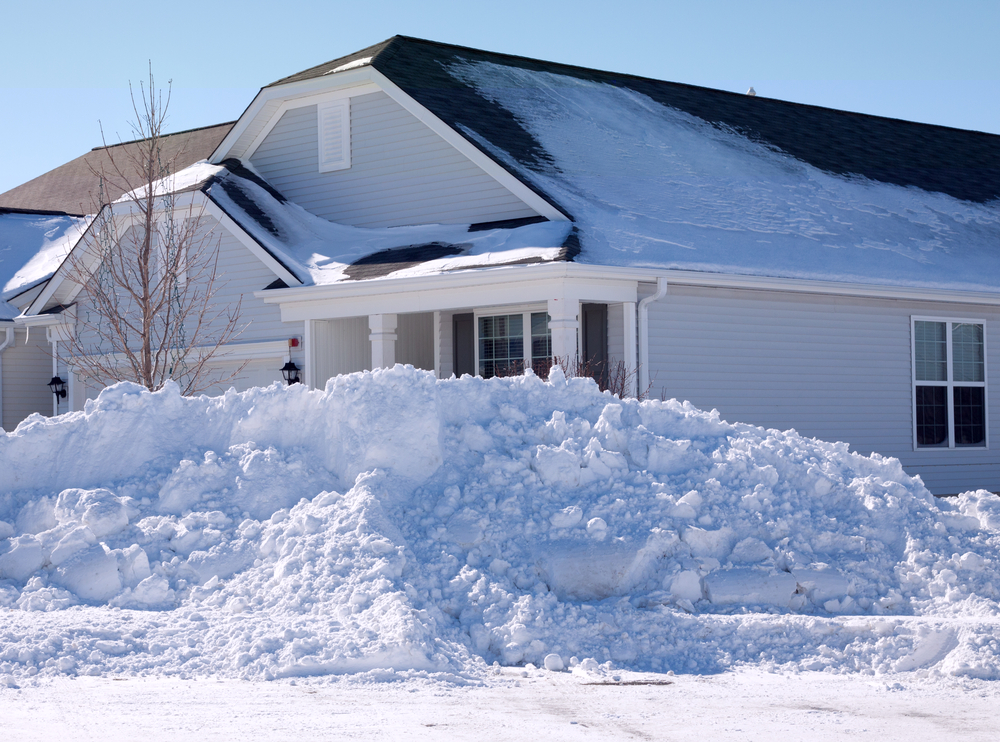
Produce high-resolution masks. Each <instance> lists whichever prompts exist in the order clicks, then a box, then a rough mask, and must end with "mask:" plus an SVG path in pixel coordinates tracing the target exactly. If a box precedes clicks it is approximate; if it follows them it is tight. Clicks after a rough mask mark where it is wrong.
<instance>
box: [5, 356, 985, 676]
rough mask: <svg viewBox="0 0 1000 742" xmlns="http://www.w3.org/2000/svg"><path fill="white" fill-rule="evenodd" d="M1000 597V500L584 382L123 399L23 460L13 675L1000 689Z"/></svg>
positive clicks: (10, 436) (9, 469) (393, 374)
mask: <svg viewBox="0 0 1000 742" xmlns="http://www.w3.org/2000/svg"><path fill="white" fill-rule="evenodd" d="M998 586H1000V498H998V497H996V496H995V495H992V494H990V493H988V492H985V491H980V492H972V493H967V494H964V495H962V496H960V497H958V498H955V499H953V500H949V501H936V500H935V498H934V497H933V496H932V495H931V494H930V493H929V492H928V491H927V490H926V489H925V488H924V486H923V485H922V483H921V482H920V481H919V479H913V478H911V477H909V476H907V474H906V473H905V472H904V471H903V470H902V468H901V467H900V464H899V462H898V461H896V460H895V459H887V458H882V457H879V456H877V455H875V456H871V457H864V456H859V455H857V454H854V453H851V452H850V451H849V450H848V446H847V444H844V443H825V442H822V441H818V440H814V439H807V438H803V437H801V436H799V435H798V434H797V433H795V432H794V431H786V432H780V431H776V430H764V429H761V428H757V427H753V426H749V425H739V424H731V423H728V422H725V421H723V420H721V419H720V418H719V415H718V414H717V413H715V412H704V411H701V410H698V409H695V408H694V407H692V406H690V405H689V404H686V403H680V402H677V401H673V400H671V401H667V402H659V401H648V402H642V403H638V402H636V401H634V400H628V401H623V400H619V399H617V398H615V397H612V396H610V395H609V394H605V393H601V392H599V391H598V390H597V388H596V386H595V385H594V384H593V382H592V381H590V380H589V379H566V378H564V377H563V375H562V373H561V371H559V370H558V369H554V370H553V373H552V375H551V379H550V380H549V381H547V382H545V381H542V380H540V379H538V378H536V377H535V376H533V375H531V374H530V373H528V374H527V375H525V376H523V377H519V378H513V379H491V380H488V381H484V380H482V379H478V378H469V377H465V378H463V379H458V380H454V379H453V380H448V381H437V380H435V379H434V377H433V375H432V374H430V373H427V372H422V371H417V370H414V369H412V368H409V367H402V366H397V367H396V368H394V369H389V370H383V371H376V372H373V373H364V374H354V375H350V376H344V377H340V378H337V379H333V380H331V381H330V383H329V384H328V385H327V388H326V389H325V390H324V391H309V390H306V389H304V388H302V387H298V386H297V387H292V388H282V387H279V386H272V387H270V388H267V389H253V390H250V391H248V392H243V393H236V392H234V391H230V392H229V393H227V394H226V395H224V396H221V397H215V398H209V397H197V398H185V397H182V396H180V394H179V393H178V390H177V388H176V387H175V386H169V387H167V388H165V389H164V390H162V391H160V392H158V393H155V394H150V393H148V392H146V391H145V390H143V389H141V388H140V387H137V386H135V385H130V384H125V383H122V384H118V385H116V386H114V387H111V388H110V389H107V390H105V391H104V392H103V393H102V394H101V395H100V397H99V398H98V399H97V400H94V401H91V402H88V403H87V408H86V410H85V411H84V412H79V413H70V414H67V415H63V416H60V417H58V418H54V419H49V418H42V417H39V416H34V417H32V418H29V419H28V420H26V421H25V422H24V423H22V424H21V425H20V426H19V427H18V428H17V430H15V431H14V432H11V433H5V434H4V433H0V612H2V613H3V621H2V622H0V623H2V627H0V674H7V675H9V676H11V677H21V676H30V675H35V674H41V675H43V676H44V675H51V674H59V673H68V674H78V673H89V674H102V673H108V672H112V673H138V674H147V673H155V674H179V675H182V676H201V675H222V676H227V677H244V678H266V679H272V678H280V677H297V676H315V675H336V674H344V673H367V675H366V677H399V676H400V675H401V674H404V675H405V674H410V675H412V674H414V673H416V674H445V675H443V676H447V677H454V678H457V677H463V678H474V677H478V676H481V675H482V674H484V673H486V672H487V671H488V667H489V665H490V664H491V663H494V662H499V663H501V664H506V665H510V664H525V663H534V664H535V665H543V664H544V665H545V666H547V667H550V668H553V669H558V668H561V667H563V666H565V667H569V668H576V669H578V670H587V669H591V670H593V669H596V668H598V666H599V665H603V666H604V667H606V668H607V667H610V666H615V667H627V668H631V669H640V670H654V671H667V670H674V671H675V672H691V671H694V672H712V671H718V670H723V669H726V668H730V667H734V666H737V665H740V664H742V663H756V664H762V663H763V664H765V665H774V666H783V667H787V668H792V669H794V668H800V669H829V670H831V671H864V672H875V673H881V672H893V671H899V672H902V671H915V670H916V671H921V672H924V673H950V674H958V675H972V676H976V677H983V678H997V677H1000V647H998V642H997V639H996V638H995V636H996V628H997V624H998V622H1000V619H998V616H1000V603H998V600H1000V592H998V589H997V588H998ZM959 617H961V620H960V621H959V620H957V619H958V618H959ZM609 662H610V663H612V665H610V666H609V665H608V664H607V663H609Z"/></svg>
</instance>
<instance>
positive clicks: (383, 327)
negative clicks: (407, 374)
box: [368, 314, 398, 370]
mask: <svg viewBox="0 0 1000 742" xmlns="http://www.w3.org/2000/svg"><path fill="white" fill-rule="evenodd" d="M397 322H398V318H397V317H396V315H395V314H369V315H368V329H369V330H371V334H370V335H369V336H368V339H369V340H371V341H372V369H373V370H374V369H376V368H392V367H393V366H395V365H396V324H397Z"/></svg>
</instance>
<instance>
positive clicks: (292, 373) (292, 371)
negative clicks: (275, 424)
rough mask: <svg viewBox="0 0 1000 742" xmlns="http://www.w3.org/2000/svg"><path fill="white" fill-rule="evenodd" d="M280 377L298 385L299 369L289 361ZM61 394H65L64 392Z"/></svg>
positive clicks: (289, 383) (282, 368) (288, 382)
mask: <svg viewBox="0 0 1000 742" xmlns="http://www.w3.org/2000/svg"><path fill="white" fill-rule="evenodd" d="M281 375H282V376H283V377H284V379H285V383H286V384H288V385H289V386H291V385H292V384H298V383H299V381H300V379H299V367H298V366H296V365H295V364H294V363H292V362H291V360H289V361H288V363H286V364H285V365H284V366H282V367H281ZM63 393H64V394H65V392H63Z"/></svg>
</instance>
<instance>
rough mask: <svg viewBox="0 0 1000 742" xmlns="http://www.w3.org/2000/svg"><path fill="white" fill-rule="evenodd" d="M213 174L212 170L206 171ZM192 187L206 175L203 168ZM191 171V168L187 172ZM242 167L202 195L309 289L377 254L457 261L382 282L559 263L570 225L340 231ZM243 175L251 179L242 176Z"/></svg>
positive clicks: (221, 172)
mask: <svg viewBox="0 0 1000 742" xmlns="http://www.w3.org/2000/svg"><path fill="white" fill-rule="evenodd" d="M207 167H208V168H211V167H214V166H207ZM192 168H195V169H197V170H196V172H194V173H192V174H191V175H190V176H188V175H186V174H185V173H184V172H182V173H178V176H177V177H178V178H179V179H180V182H182V183H187V182H188V181H193V180H194V179H196V178H197V177H199V176H201V175H203V174H204V173H205V172H207V168H206V166H205V164H203V163H198V164H196V165H194V166H192ZM189 169H191V168H189ZM240 169H241V168H240V166H239V165H238V164H235V163H234V164H233V165H231V166H230V167H229V168H224V167H219V168H217V169H216V170H215V172H213V173H211V174H210V175H211V177H210V178H209V179H208V180H206V181H205V185H204V186H203V188H202V190H203V191H204V192H205V193H206V194H207V195H208V196H209V198H211V199H212V200H213V201H215V203H217V204H218V205H219V206H220V207H221V208H222V209H223V211H225V212H226V213H227V214H228V215H229V216H230V217H231V218H232V219H233V220H234V221H236V222H237V223H238V224H240V226H242V227H243V228H244V229H245V230H246V231H247V232H248V233H249V234H250V235H251V236H252V237H253V238H254V239H255V240H256V241H257V242H258V243H260V244H261V245H262V246H263V247H264V248H265V249H266V250H268V251H269V252H270V253H271V254H272V255H273V256H274V257H275V258H277V259H278V260H279V261H280V262H281V263H282V264H284V265H285V266H286V267H287V268H288V269H289V270H290V271H291V272H292V273H293V274H294V275H295V276H296V277H297V278H298V279H299V280H300V281H302V282H303V283H305V284H330V283H337V282H340V281H347V280H351V279H352V275H351V272H350V271H349V269H350V267H351V265H352V264H353V263H356V262H357V261H359V260H363V259H364V258H367V257H369V256H371V255H373V254H375V253H380V252H383V251H393V250H403V249H408V248H414V247H421V246H428V245H431V244H441V245H446V246H452V247H454V248H455V249H454V250H452V251H451V252H452V253H453V254H450V255H447V256H445V257H440V258H436V259H431V260H423V261H416V262H415V263H414V262H413V261H400V269H399V270H394V271H391V272H387V273H383V274H381V275H379V276H378V277H390V276H392V277H398V276H403V275H405V276H415V275H428V274H433V273H441V272H444V271H453V270H461V269H465V268H473V267H482V266H487V265H504V264H510V263H518V262H525V261H528V260H535V261H552V260H558V259H560V256H561V253H562V246H563V243H564V242H565V240H566V238H567V236H568V235H569V232H570V229H571V227H572V225H570V224H569V223H567V222H543V223H539V224H528V225H525V226H520V227H514V228H496V229H486V230H476V231H470V230H469V225H467V224H427V225H419V226H409V227H385V228H363V227H352V226H347V225H344V224H336V223H334V222H330V221H327V220H326V219H322V218H320V217H318V216H315V215H313V214H311V213H309V212H308V211H306V210H305V209H303V208H302V207H301V206H298V205H297V204H293V203H291V202H290V201H287V200H285V199H284V198H282V197H281V195H280V194H278V193H277V192H276V191H274V190H273V189H271V188H270V187H269V186H267V184H266V183H264V182H263V181H262V180H260V179H259V178H257V177H256V176H253V175H252V174H251V173H249V172H246V173H244V174H242V175H241V174H237V172H233V170H240ZM244 175H245V176H246V177H244Z"/></svg>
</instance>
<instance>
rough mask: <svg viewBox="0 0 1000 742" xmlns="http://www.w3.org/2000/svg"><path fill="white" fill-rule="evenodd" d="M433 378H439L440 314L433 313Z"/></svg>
mask: <svg viewBox="0 0 1000 742" xmlns="http://www.w3.org/2000/svg"><path fill="white" fill-rule="evenodd" d="M434 376H435V377H436V378H438V379H440V378H441V312H434Z"/></svg>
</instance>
